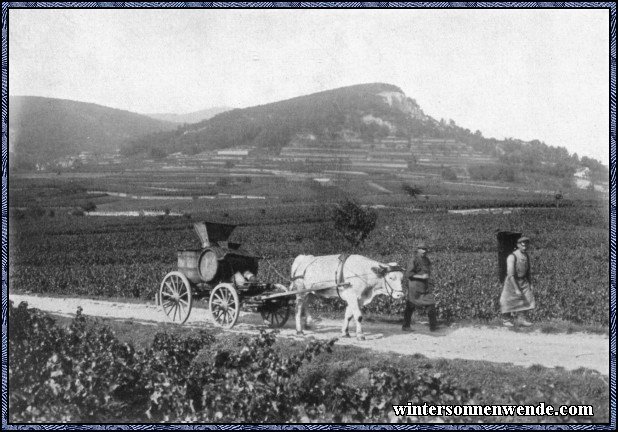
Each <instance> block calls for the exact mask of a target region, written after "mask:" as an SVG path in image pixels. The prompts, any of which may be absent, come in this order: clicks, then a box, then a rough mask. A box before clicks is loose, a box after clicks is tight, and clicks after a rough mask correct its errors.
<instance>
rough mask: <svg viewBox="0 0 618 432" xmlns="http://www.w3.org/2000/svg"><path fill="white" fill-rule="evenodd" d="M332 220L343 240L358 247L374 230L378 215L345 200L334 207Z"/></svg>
mask: <svg viewBox="0 0 618 432" xmlns="http://www.w3.org/2000/svg"><path fill="white" fill-rule="evenodd" d="M332 220H333V222H334V224H335V228H336V229H337V230H338V231H339V232H340V233H341V234H342V235H343V236H344V237H345V239H346V240H348V241H349V242H350V243H352V244H353V245H354V246H358V245H359V244H361V243H362V242H363V241H365V239H366V238H367V236H368V235H369V234H370V233H371V231H373V229H374V228H375V226H376V221H377V220H378V215H377V213H376V212H375V211H374V210H372V209H370V208H363V207H361V206H360V205H359V204H357V203H355V202H354V201H351V200H346V201H345V202H344V203H341V204H338V205H337V206H336V207H335V209H334V211H333V215H332Z"/></svg>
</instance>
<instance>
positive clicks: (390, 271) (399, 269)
mask: <svg viewBox="0 0 618 432" xmlns="http://www.w3.org/2000/svg"><path fill="white" fill-rule="evenodd" d="M395 271H400V272H403V268H401V267H400V266H392V267H390V266H389V267H387V271H386V272H385V273H384V288H385V290H386V294H388V296H389V297H390V298H393V293H394V292H395V288H393V287H392V286H391V284H390V283H389V282H388V279H387V278H386V275H387V274H389V273H392V272H395ZM389 289H390V291H389Z"/></svg>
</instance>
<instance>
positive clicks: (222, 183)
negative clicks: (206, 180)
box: [216, 177, 230, 186]
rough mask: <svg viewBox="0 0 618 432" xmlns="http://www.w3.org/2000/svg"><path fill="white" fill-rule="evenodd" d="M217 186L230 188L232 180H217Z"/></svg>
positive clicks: (222, 178)
mask: <svg viewBox="0 0 618 432" xmlns="http://www.w3.org/2000/svg"><path fill="white" fill-rule="evenodd" d="M216 185H217V186H229V185H230V180H229V179H228V178H227V177H221V178H220V179H219V180H217V183H216Z"/></svg>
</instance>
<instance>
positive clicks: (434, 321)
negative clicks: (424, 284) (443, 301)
mask: <svg viewBox="0 0 618 432" xmlns="http://www.w3.org/2000/svg"><path fill="white" fill-rule="evenodd" d="M427 315H428V316H429V330H430V331H436V330H438V312H437V311H436V307H435V306H431V308H430V309H429V312H428V313H427Z"/></svg>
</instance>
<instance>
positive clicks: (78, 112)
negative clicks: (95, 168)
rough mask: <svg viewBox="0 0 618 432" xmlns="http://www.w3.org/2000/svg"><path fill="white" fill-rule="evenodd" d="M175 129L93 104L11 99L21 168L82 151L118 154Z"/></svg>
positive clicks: (13, 140) (13, 145) (13, 148)
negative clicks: (144, 137) (128, 146)
mask: <svg viewBox="0 0 618 432" xmlns="http://www.w3.org/2000/svg"><path fill="white" fill-rule="evenodd" d="M175 127H177V125H176V124H174V123H171V122H165V121H161V120H155V119H152V118H150V117H148V116H145V115H142V114H137V113H134V112H131V111H127V110H121V109H116V108H109V107H106V106H103V105H99V104H95V103H91V102H79V101H74V100H70V99H59V98H47V97H42V96H10V97H9V147H10V152H11V153H12V154H13V157H14V158H15V160H14V161H13V162H14V163H15V164H16V165H19V164H21V163H24V164H27V165H29V164H33V163H37V162H39V161H49V160H51V159H56V158H59V157H64V156H68V155H74V154H79V153H80V152H83V151H92V152H100V153H113V152H115V151H117V150H118V149H119V148H120V147H121V145H122V144H124V143H126V142H127V141H129V140H131V139H135V138H137V137H138V136H141V135H144V134H149V133H154V132H160V131H164V130H171V129H173V128H175Z"/></svg>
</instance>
